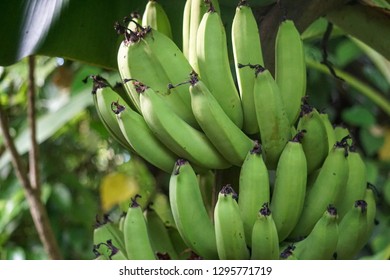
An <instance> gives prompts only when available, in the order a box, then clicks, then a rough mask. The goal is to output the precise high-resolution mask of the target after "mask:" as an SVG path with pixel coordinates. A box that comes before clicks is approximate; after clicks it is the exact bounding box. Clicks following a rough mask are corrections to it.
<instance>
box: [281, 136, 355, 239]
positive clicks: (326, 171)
mask: <svg viewBox="0 0 390 280" xmlns="http://www.w3.org/2000/svg"><path fill="white" fill-rule="evenodd" d="M305 136H306V134H305ZM347 156H348V153H347V149H346V147H345V143H337V144H336V145H335V146H334V147H333V148H332V150H331V151H330V152H329V154H328V156H327V157H326V158H325V161H324V163H323V165H322V167H321V169H320V171H319V172H318V175H317V177H316V179H315V180H314V181H313V185H311V186H308V187H307V189H306V196H305V202H304V205H303V210H302V213H301V216H300V218H299V220H298V223H297V224H296V226H295V227H294V229H293V230H292V232H291V233H290V235H289V238H290V239H299V238H302V237H305V236H307V235H308V234H309V233H310V231H311V230H312V229H313V227H314V225H315V223H316V222H317V221H318V219H319V218H320V217H321V215H322V214H323V213H324V211H325V209H326V207H327V206H328V205H329V204H332V205H335V202H336V201H339V196H340V194H342V193H343V188H345V184H346V183H347V180H348V162H347V158H346V157H347ZM336 208H337V205H336Z"/></svg>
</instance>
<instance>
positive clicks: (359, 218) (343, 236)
mask: <svg viewBox="0 0 390 280" xmlns="http://www.w3.org/2000/svg"><path fill="white" fill-rule="evenodd" d="M366 233H367V202H366V201H364V200H357V201H355V203H354V204H353V206H351V208H350V209H349V211H348V212H347V213H346V214H345V216H344V218H343V219H342V220H341V221H340V224H339V240H338V242H337V249H336V254H337V259H338V260H351V259H353V258H354V257H356V255H357V254H358V252H359V251H360V250H361V248H362V247H363V246H364V244H365V242H366V236H367V235H366Z"/></svg>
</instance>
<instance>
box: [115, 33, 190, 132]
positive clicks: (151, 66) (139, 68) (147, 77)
mask: <svg viewBox="0 0 390 280" xmlns="http://www.w3.org/2000/svg"><path fill="white" fill-rule="evenodd" d="M150 30H151V29H150V28H144V29H141V30H140V31H139V32H138V33H134V32H131V31H129V30H125V31H123V32H125V40H123V42H122V43H121V45H120V47H119V50H118V54H117V61H118V69H119V74H120V76H121V78H122V80H124V81H125V84H124V85H125V88H126V90H127V92H128V93H129V94H130V95H131V96H132V100H134V102H135V106H136V107H137V108H141V106H140V101H139V99H140V96H139V93H138V92H137V90H136V88H135V87H134V84H133V83H130V82H126V81H128V80H134V79H135V80H137V81H140V82H142V83H144V84H146V85H148V86H149V87H151V88H153V90H155V91H156V92H158V93H159V94H160V95H161V96H162V98H163V100H164V102H166V103H167V105H168V106H169V108H170V109H171V110H172V111H173V112H175V113H176V114H177V115H178V116H179V117H180V118H182V119H183V120H184V121H185V122H187V123H188V124H190V125H193V126H195V127H196V126H197V123H196V120H195V118H194V115H193V114H192V111H191V104H190V97H189V94H186V95H180V94H177V92H176V90H175V89H169V88H168V85H169V84H170V83H172V81H171V80H170V78H169V76H168V74H167V72H166V70H165V69H164V66H163V65H162V63H161V62H160V60H159V58H158V56H157V55H156V54H160V52H159V53H155V51H152V48H151V46H150V44H149V43H148V42H147V40H146V39H144V37H146V38H149V36H151V34H152V33H153V31H150ZM155 33H157V31H155ZM159 38H164V37H163V36H159ZM148 41H149V40H148ZM160 42H163V43H160ZM167 42H170V41H169V40H168V41H167V40H164V41H161V40H158V41H157V42H155V44H153V46H155V45H156V44H157V45H159V46H160V48H162V49H164V47H168V46H169V45H170V46H172V44H169V45H168V44H167ZM171 50H172V48H171V47H169V48H168V51H169V52H168V51H167V53H166V55H169V56H170V55H171V54H172V53H171ZM140 111H142V110H140Z"/></svg>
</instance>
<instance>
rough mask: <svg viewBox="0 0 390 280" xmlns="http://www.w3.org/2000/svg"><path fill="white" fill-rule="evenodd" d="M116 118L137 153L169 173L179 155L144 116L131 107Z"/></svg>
mask: <svg viewBox="0 0 390 280" xmlns="http://www.w3.org/2000/svg"><path fill="white" fill-rule="evenodd" d="M116 103H117V102H116ZM114 105H115V104H114ZM116 118H117V122H118V124H119V128H120V130H121V131H122V134H123V135H124V137H125V138H126V140H127V142H128V143H129V145H131V147H132V148H133V149H134V150H135V151H136V153H137V154H138V155H139V156H141V157H142V158H143V159H145V160H146V161H148V162H149V163H151V164H152V165H154V166H156V167H158V168H159V169H161V170H163V171H165V172H167V173H168V174H169V173H170V172H171V171H172V168H173V165H174V164H175V161H176V159H177V156H176V155H175V154H174V153H173V152H172V151H171V150H169V149H168V148H167V147H166V146H165V145H164V144H163V143H161V141H160V140H159V139H158V138H157V137H156V136H155V135H154V133H153V132H152V131H151V130H150V128H149V126H148V125H147V123H146V122H145V120H144V118H143V117H142V116H141V115H140V114H138V113H137V112H136V111H133V110H132V109H131V108H126V109H124V110H122V111H120V112H119V113H118V114H117V115H116Z"/></svg>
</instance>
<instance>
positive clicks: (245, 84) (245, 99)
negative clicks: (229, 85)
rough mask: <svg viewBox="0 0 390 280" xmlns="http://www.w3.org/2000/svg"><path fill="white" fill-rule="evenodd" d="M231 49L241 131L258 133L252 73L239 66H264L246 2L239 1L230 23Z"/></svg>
mask: <svg viewBox="0 0 390 280" xmlns="http://www.w3.org/2000/svg"><path fill="white" fill-rule="evenodd" d="M231 37H232V48H233V58H234V66H235V70H236V77H237V84H238V89H239V94H240V97H241V104H242V111H243V118H244V123H243V131H244V132H245V133H247V134H249V135H253V134H256V133H258V132H259V126H258V124H257V118H256V110H255V105H254V102H253V87H254V81H255V80H254V79H253V71H252V70H251V69H249V68H240V67H239V65H240V64H247V63H251V64H259V65H264V61H263V55H262V50H261V42H260V34H259V28H258V25H257V22H256V19H255V17H254V15H253V12H252V9H251V7H250V6H249V5H248V4H247V1H240V3H239V4H238V6H237V8H236V12H235V15H234V17H233V22H232V34H231Z"/></svg>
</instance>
